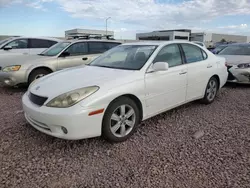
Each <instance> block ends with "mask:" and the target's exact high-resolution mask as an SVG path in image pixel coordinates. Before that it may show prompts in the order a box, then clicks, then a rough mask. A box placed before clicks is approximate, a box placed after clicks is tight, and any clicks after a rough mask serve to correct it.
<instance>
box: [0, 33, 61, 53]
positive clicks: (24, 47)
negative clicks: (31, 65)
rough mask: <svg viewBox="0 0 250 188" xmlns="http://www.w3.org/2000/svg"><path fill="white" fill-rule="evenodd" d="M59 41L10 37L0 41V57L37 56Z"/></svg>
mask: <svg viewBox="0 0 250 188" xmlns="http://www.w3.org/2000/svg"><path fill="white" fill-rule="evenodd" d="M60 41H61V40H59V39H55V38H37V37H36V38H32V37H11V38H7V39H5V40H1V41H0V55H10V54H12V55H13V54H25V55H30V54H39V53H41V52H42V51H44V50H46V49H47V48H49V47H51V46H53V45H54V44H56V43H58V42H60Z"/></svg>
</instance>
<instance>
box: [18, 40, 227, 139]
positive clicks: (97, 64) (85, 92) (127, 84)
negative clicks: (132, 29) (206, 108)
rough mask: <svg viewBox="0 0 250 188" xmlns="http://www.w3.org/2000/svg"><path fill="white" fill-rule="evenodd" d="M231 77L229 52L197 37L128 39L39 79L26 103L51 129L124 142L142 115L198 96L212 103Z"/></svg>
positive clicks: (28, 112)
mask: <svg viewBox="0 0 250 188" xmlns="http://www.w3.org/2000/svg"><path fill="white" fill-rule="evenodd" d="M227 77H228V72H227V67H226V65H225V58H223V57H216V56H215V55H214V54H212V53H211V52H209V51H208V50H206V49H204V48H202V47H200V46H199V45H196V44H194V43H190V42H181V41H169V42H163V41H161V42H159V41H155V42H137V43H131V44H128V43H127V44H123V45H119V46H117V47H114V48H112V49H111V50H109V51H107V52H105V53H104V54H103V55H101V56H99V57H98V58H96V59H95V60H93V61H92V62H91V63H90V64H89V65H86V66H82V67H78V68H70V69H68V70H62V71H59V72H55V73H52V74H50V75H47V76H45V77H42V78H40V79H38V80H36V81H34V82H33V83H32V84H31V85H30V87H29V89H28V91H27V92H26V93H25V94H24V96H23V98H22V103H23V109H24V112H25V117H26V119H27V121H28V122H29V123H30V124H31V125H32V126H33V127H35V128H36V129H38V130H39V131H41V132H43V133H46V134H48V135H51V136H55V137H58V138H62V139H69V140H77V139H84V138H90V137H97V136H103V137H104V138H105V139H107V140H108V141H110V142H122V141H125V140H126V139H128V138H129V137H130V136H131V135H132V134H133V133H134V132H135V131H136V129H137V127H138V125H139V123H140V122H141V121H142V120H145V119H148V118H150V117H153V116H155V115H157V114H160V113H162V112H165V111H167V110H170V109H172V108H175V107H177V106H180V105H182V104H185V103H188V102H190V101H194V100H197V99H201V101H202V102H203V103H206V104H209V103H212V102H213V101H214V99H215V97H216V94H217V92H218V90H219V89H220V88H221V87H222V86H223V85H224V84H225V83H226V80H227Z"/></svg>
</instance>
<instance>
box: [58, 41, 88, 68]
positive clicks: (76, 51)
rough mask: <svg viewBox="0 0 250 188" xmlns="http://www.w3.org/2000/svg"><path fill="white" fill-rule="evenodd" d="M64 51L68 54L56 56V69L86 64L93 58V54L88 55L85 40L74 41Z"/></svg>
mask: <svg viewBox="0 0 250 188" xmlns="http://www.w3.org/2000/svg"><path fill="white" fill-rule="evenodd" d="M64 52H68V53H69V55H68V56H62V55H61V56H59V57H58V70H61V69H65V68H70V67H75V66H80V65H84V64H88V63H89V62H90V61H92V59H93V56H91V55H88V44H87V42H77V43H74V44H72V45H71V46H69V47H68V48H67V49H66V50H65V51H64Z"/></svg>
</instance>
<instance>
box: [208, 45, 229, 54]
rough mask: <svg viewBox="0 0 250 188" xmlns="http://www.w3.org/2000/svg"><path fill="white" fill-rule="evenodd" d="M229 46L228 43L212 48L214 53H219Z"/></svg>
mask: <svg viewBox="0 0 250 188" xmlns="http://www.w3.org/2000/svg"><path fill="white" fill-rule="evenodd" d="M227 46H228V44H223V45H219V46H217V47H216V48H214V49H213V50H212V52H213V53H214V54H218V53H220V52H221V51H222V50H223V49H224V48H226V47H227Z"/></svg>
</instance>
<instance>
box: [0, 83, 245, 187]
mask: <svg viewBox="0 0 250 188" xmlns="http://www.w3.org/2000/svg"><path fill="white" fill-rule="evenodd" d="M23 91H24V90H23V89H6V88H2V87H0V117H1V120H0V187H1V188H2V187H7V188H10V187H23V188H29V187H31V188H36V187H52V188H53V187H56V188H61V187H72V188H76V187H77V188H80V187H112V188H113V187H126V188H130V187H131V188H132V187H133V188H135V187H150V188H154V187H158V188H160V187H164V188H168V187H188V188H199V187H204V188H210V187H211V188H216V187H218V188H237V187H239V188H244V187H249V186H250V115H249V110H250V87H238V88H231V87H230V86H228V87H226V88H224V89H222V91H221V92H220V94H219V96H218V98H217V100H216V101H215V102H214V103H213V104H211V105H201V104H199V103H197V102H195V103H192V104H188V105H185V106H183V107H180V108H178V109H175V110H172V111H170V112H167V113H164V114H162V115H159V116H157V117H155V118H152V119H150V120H147V121H145V122H144V123H143V124H142V125H141V126H140V128H139V130H138V132H137V133H136V134H135V135H134V136H133V137H132V138H131V139H130V140H128V141H126V142H124V143H120V144H115V145H112V144H109V143H106V142H105V141H103V140H102V139H100V138H95V139H88V140H81V141H64V140H60V139H56V138H52V137H50V136H47V135H44V134H42V133H40V132H38V131H36V130H35V129H33V128H32V127H31V126H29V125H28V124H27V123H26V121H25V119H24V116H23V113H22V111H21V110H22V108H21V101H20V99H21V96H22V94H23Z"/></svg>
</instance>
